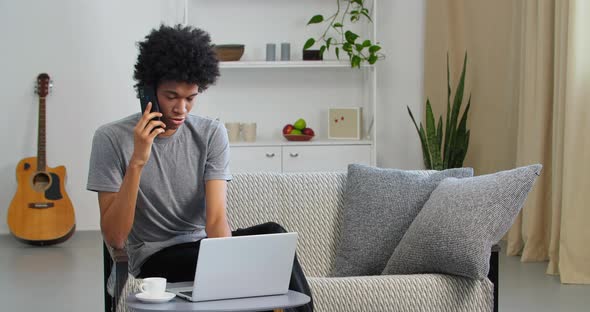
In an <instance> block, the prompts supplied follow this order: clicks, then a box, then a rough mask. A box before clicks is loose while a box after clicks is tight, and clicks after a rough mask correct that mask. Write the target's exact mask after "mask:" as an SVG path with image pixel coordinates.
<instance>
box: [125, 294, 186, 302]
mask: <svg viewBox="0 0 590 312" xmlns="http://www.w3.org/2000/svg"><path fill="white" fill-rule="evenodd" d="M174 297H176V294H173V293H169V292H165V293H163V294H162V295H160V296H158V297H153V296H150V295H148V294H147V293H143V292H140V293H137V294H135V298H137V299H139V301H143V302H148V303H162V302H168V301H170V300H172V298H174Z"/></svg>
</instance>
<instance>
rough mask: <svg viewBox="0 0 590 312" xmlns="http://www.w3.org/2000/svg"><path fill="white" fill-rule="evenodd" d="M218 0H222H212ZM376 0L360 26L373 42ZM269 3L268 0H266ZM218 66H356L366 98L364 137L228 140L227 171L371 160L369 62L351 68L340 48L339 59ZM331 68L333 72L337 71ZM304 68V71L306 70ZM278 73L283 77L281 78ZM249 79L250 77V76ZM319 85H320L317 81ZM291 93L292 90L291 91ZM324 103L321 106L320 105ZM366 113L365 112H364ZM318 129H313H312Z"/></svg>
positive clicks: (335, 166)
mask: <svg viewBox="0 0 590 312" xmlns="http://www.w3.org/2000/svg"><path fill="white" fill-rule="evenodd" d="M216 1H223V0H216ZM188 2H189V0H184V16H183V22H184V24H187V23H188V15H189V14H190V12H189V10H188ZM376 2H377V0H373V1H372V3H371V4H372V8H371V15H372V16H371V18H372V20H373V23H372V24H369V25H368V26H369V28H368V29H365V30H364V31H365V32H368V33H369V34H368V37H369V38H370V39H371V41H372V42H377V40H376V32H377V29H376V24H377V14H376V8H377V6H376ZM267 3H268V4H269V5H272V3H273V2H272V1H268V2H267ZM220 68H221V69H222V71H224V72H225V74H226V75H232V72H234V71H240V72H242V71H248V70H256V71H257V72H259V71H260V70H272V71H273V72H274V71H275V70H281V69H282V70H286V71H288V70H289V69H297V70H298V72H299V73H301V70H308V71H309V75H314V73H317V71H322V72H324V73H325V72H326V71H332V70H338V72H340V71H342V70H344V71H346V70H351V71H359V73H361V74H362V77H363V78H362V83H363V86H362V90H363V91H362V94H363V97H365V98H366V100H363V104H362V105H359V106H361V107H363V125H362V127H363V129H362V130H363V131H362V133H363V137H362V139H361V140H328V139H324V138H320V137H316V138H314V140H312V141H307V142H290V141H287V140H285V139H283V138H277V139H272V140H262V141H257V142H252V143H250V142H239V143H231V145H230V146H231V148H232V149H231V162H230V164H231V167H232V168H231V169H232V172H243V171H280V172H294V171H333V170H346V167H347V164H348V163H352V162H355V163H364V164H369V165H375V164H376V159H377V155H376V148H377V146H376V142H377V140H376V130H375V129H376V118H375V114H376V112H377V71H376V67H375V66H374V65H368V64H363V65H361V68H360V69H357V68H354V69H353V68H351V67H350V62H349V61H348V58H347V56H346V54H344V53H341V60H324V61H302V60H291V61H258V60H242V61H235V62H220ZM338 72H334V73H338ZM305 73H307V72H305ZM281 79H282V78H281ZM249 83H252V81H249ZM288 83H289V75H288V74H287V75H286V76H285V84H288ZM318 88H321V85H318ZM294 96H295V95H294ZM323 109H325V107H324V108H323ZM367 114H368V115H367ZM316 134H317V133H316Z"/></svg>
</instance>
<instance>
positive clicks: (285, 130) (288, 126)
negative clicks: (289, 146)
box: [283, 124, 295, 134]
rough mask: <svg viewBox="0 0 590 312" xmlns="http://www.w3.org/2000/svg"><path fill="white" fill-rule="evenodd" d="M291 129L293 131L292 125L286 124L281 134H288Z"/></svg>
mask: <svg viewBox="0 0 590 312" xmlns="http://www.w3.org/2000/svg"><path fill="white" fill-rule="evenodd" d="M293 129H295V127H293V125H292V124H287V125H285V127H283V134H289V133H291V131H293Z"/></svg>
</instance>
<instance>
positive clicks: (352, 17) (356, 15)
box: [303, 0, 384, 68]
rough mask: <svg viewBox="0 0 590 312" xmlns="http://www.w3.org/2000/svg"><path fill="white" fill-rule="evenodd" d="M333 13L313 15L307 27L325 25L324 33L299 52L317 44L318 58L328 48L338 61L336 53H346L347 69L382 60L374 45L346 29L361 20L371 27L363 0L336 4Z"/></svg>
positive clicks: (306, 44)
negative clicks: (332, 51)
mask: <svg viewBox="0 0 590 312" xmlns="http://www.w3.org/2000/svg"><path fill="white" fill-rule="evenodd" d="M336 4H337V9H336V12H335V13H334V14H332V15H331V16H329V17H324V16H323V15H321V14H318V15H314V16H313V17H312V18H311V19H310V20H309V22H308V23H307V25H312V24H321V23H326V29H325V30H324V32H323V34H322V35H321V36H320V37H319V38H317V39H316V38H309V39H307V41H306V42H305V45H304V46H303V50H304V51H305V50H308V49H309V48H311V47H312V46H313V45H314V44H316V42H317V43H321V46H320V48H319V53H320V56H321V57H323V55H324V52H326V51H330V48H333V50H334V51H335V53H336V58H338V59H340V52H341V51H343V52H344V53H346V54H347V55H348V57H349V60H350V65H351V67H353V68H354V67H357V68H359V67H360V66H361V64H362V63H363V62H368V63H369V64H375V62H377V60H379V59H381V58H383V57H384V55H383V54H382V53H380V52H379V51H380V50H381V46H379V44H378V42H377V43H374V42H371V40H369V39H363V38H361V36H359V35H358V34H356V33H355V32H353V31H351V30H349V29H347V26H348V25H347V23H348V22H349V21H350V23H356V22H359V21H361V20H364V19H366V20H368V22H370V23H372V22H373V20H372V19H371V14H370V12H369V9H368V8H367V7H365V0H336Z"/></svg>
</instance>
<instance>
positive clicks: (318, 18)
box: [307, 14, 324, 25]
mask: <svg viewBox="0 0 590 312" xmlns="http://www.w3.org/2000/svg"><path fill="white" fill-rule="evenodd" d="M323 21H324V16H323V15H319V14H318V15H315V16H314V17H312V18H311V19H310V20H309V22H307V25H311V24H319V23H321V22H323Z"/></svg>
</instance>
